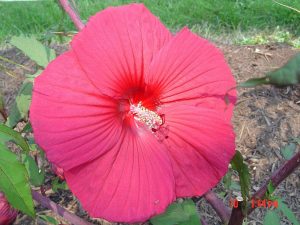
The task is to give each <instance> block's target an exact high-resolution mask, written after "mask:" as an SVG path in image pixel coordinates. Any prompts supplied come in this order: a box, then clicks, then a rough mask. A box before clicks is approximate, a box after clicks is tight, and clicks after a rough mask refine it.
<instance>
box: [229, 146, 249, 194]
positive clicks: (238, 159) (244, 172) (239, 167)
mask: <svg viewBox="0 0 300 225" xmlns="http://www.w3.org/2000/svg"><path fill="white" fill-rule="evenodd" d="M231 166H232V169H234V170H236V171H237V172H238V174H239V179H240V185H241V192H242V197H243V199H248V197H249V190H250V173H249V169H248V166H247V165H246V164H245V163H244V160H243V156H242V154H241V153H240V152H239V151H236V153H235V155H234V157H233V159H232V160H231Z"/></svg>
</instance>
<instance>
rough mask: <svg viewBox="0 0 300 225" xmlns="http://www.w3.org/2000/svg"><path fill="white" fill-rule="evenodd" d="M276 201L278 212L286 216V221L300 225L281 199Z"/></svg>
mask: <svg viewBox="0 0 300 225" xmlns="http://www.w3.org/2000/svg"><path fill="white" fill-rule="evenodd" d="M277 201H278V210H279V211H281V212H282V213H283V215H284V216H286V217H287V218H288V220H289V221H291V222H292V223H293V224H294V225H300V222H299V221H298V220H297V218H296V216H295V214H294V213H293V212H292V210H290V209H289V207H288V206H287V205H286V204H285V203H284V202H283V201H282V200H281V199H278V200H277Z"/></svg>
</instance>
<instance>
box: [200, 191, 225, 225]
mask: <svg viewBox="0 0 300 225" xmlns="http://www.w3.org/2000/svg"><path fill="white" fill-rule="evenodd" d="M204 198H205V199H206V201H208V202H209V204H210V205H211V206H212V207H213V208H214V210H215V211H216V212H217V214H218V215H219V216H220V218H221V220H222V221H223V222H224V223H225V224H227V223H228V221H229V218H230V212H229V210H228V209H227V208H226V206H225V205H224V203H223V201H222V200H220V199H219V198H218V197H217V196H216V194H215V193H213V192H212V191H208V192H206V193H205V194H204Z"/></svg>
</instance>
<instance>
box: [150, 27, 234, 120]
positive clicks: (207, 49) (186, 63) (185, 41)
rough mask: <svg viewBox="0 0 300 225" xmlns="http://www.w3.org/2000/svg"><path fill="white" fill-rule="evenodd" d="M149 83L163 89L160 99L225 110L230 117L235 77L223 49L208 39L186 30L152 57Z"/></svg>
mask: <svg viewBox="0 0 300 225" xmlns="http://www.w3.org/2000/svg"><path fill="white" fill-rule="evenodd" d="M146 83H147V84H148V85H149V86H154V87H156V88H158V89H160V90H161V93H162V94H161V102H162V103H163V104H167V103H172V102H185V103H188V102H189V103H191V104H193V105H201V107H202V106H203V107H208V108H213V109H218V110H220V111H225V110H226V118H227V119H230V118H231V115H232V110H233V104H234V102H235V97H236V92H235V90H232V91H230V92H229V93H228V94H229V98H228V100H229V101H230V103H229V105H226V103H225V100H224V98H225V94H226V92H227V91H228V90H229V89H230V88H232V87H235V81H234V78H233V76H232V74H231V72H230V69H229V67H228V66H227V64H226V62H225V60H224V57H223V55H222V53H221V52H220V50H218V49H217V48H216V47H215V46H213V45H212V44H211V43H210V42H209V41H207V40H205V39H203V38H200V37H198V36H197V35H195V34H193V33H191V32H190V31H189V30H188V29H186V28H185V29H183V30H182V31H181V32H180V33H178V34H177V35H176V36H175V37H173V38H172V39H171V40H170V41H169V42H168V43H167V44H166V45H165V46H164V47H163V48H162V49H161V50H160V51H159V52H158V53H157V54H156V55H155V56H154V58H153V60H152V63H151V65H150V72H149V74H147V75H146Z"/></svg>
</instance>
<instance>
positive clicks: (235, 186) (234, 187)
mask: <svg viewBox="0 0 300 225" xmlns="http://www.w3.org/2000/svg"><path fill="white" fill-rule="evenodd" d="M229 189H230V190H235V191H239V190H241V185H240V184H239V183H238V182H235V181H231V184H230V187H229Z"/></svg>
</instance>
